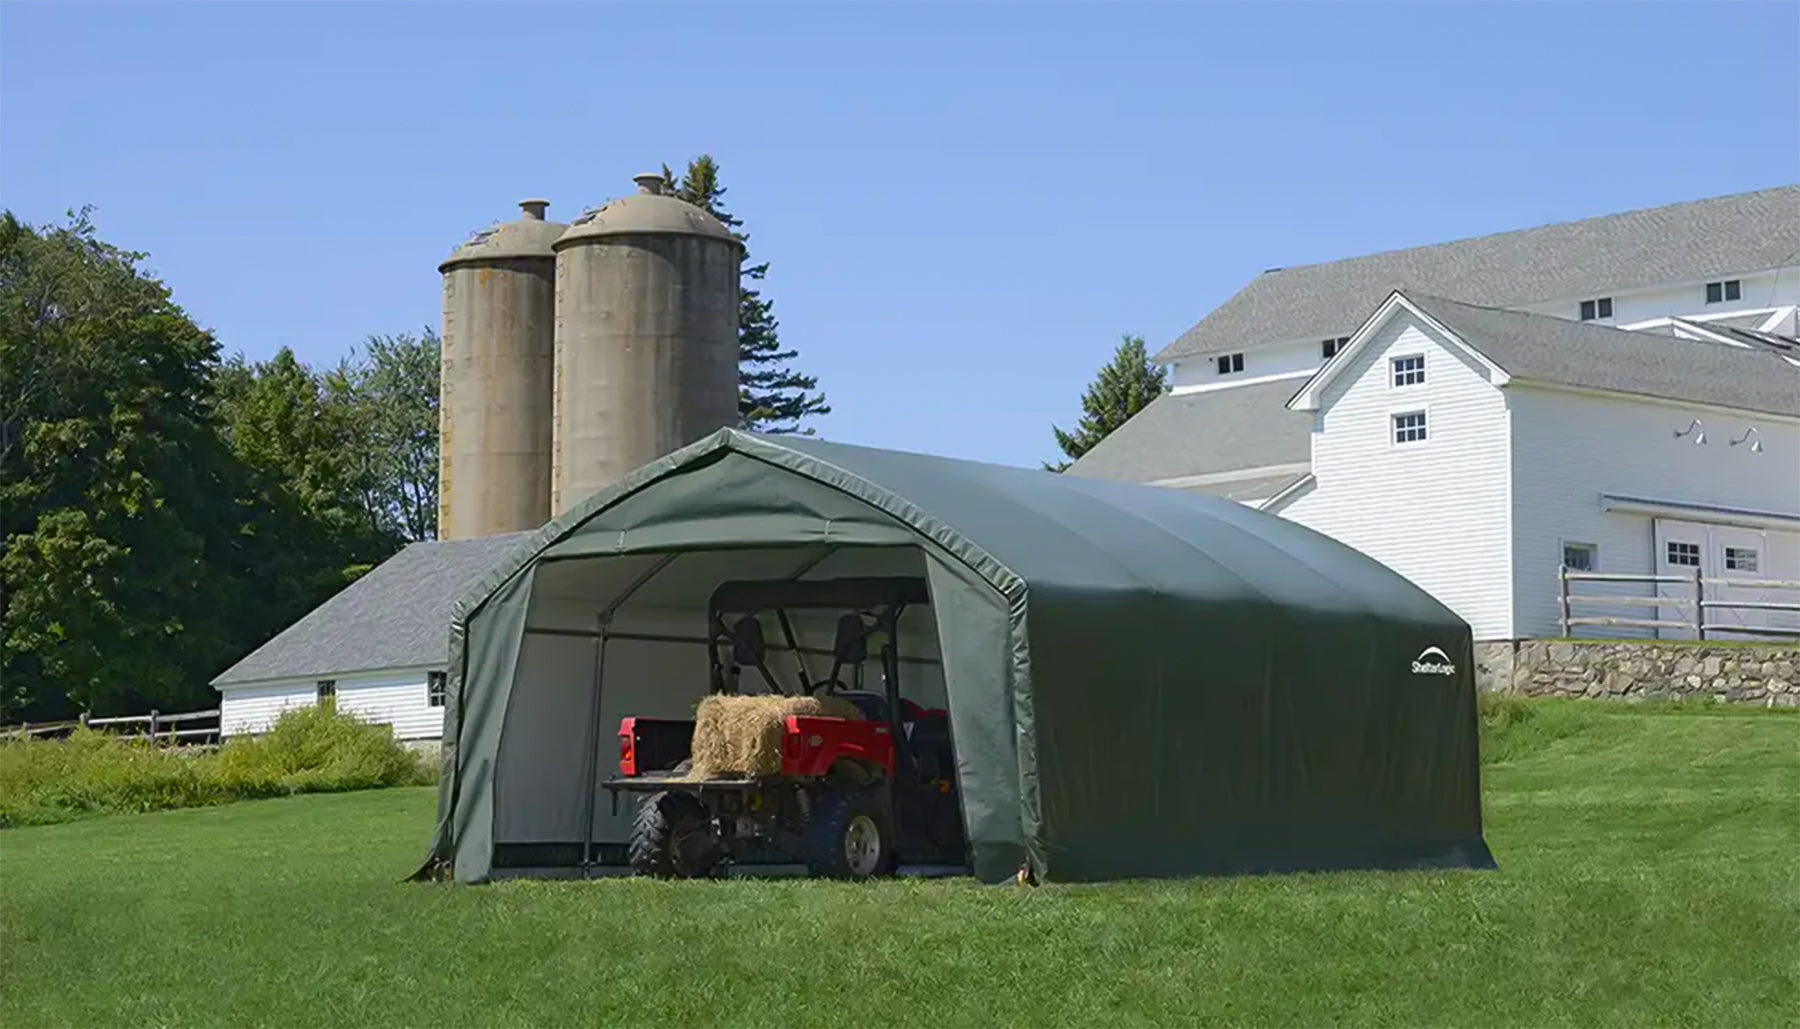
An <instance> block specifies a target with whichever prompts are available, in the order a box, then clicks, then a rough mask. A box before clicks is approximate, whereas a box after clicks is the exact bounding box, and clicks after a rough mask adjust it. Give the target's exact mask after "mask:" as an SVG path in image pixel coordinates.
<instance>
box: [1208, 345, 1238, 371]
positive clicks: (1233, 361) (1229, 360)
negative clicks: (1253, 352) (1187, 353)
mask: <svg viewBox="0 0 1800 1029" xmlns="http://www.w3.org/2000/svg"><path fill="white" fill-rule="evenodd" d="M1221 364H1223V365H1224V366H1225V367H1224V368H1220V367H1219V366H1220V365H1221ZM1243 371H1244V352H1243V351H1241V350H1240V351H1238V352H1237V353H1235V354H1220V355H1219V356H1218V359H1217V360H1215V361H1213V372H1214V373H1215V374H1217V375H1240V374H1242V373H1243Z"/></svg>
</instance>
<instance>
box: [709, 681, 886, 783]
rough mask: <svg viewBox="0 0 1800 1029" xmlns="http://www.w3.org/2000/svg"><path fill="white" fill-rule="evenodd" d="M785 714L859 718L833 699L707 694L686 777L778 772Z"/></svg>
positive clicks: (845, 703) (843, 702)
mask: <svg viewBox="0 0 1800 1029" xmlns="http://www.w3.org/2000/svg"><path fill="white" fill-rule="evenodd" d="M789 715H823V716H827V717H831V718H846V719H852V720H860V719H861V718H862V712H860V711H858V710H857V709H856V705H854V704H852V703H850V702H849V701H847V700H840V699H838V698H837V697H783V696H776V695H764V696H755V697H742V696H740V697H732V696H709V697H707V698H706V699H704V700H702V701H701V702H700V708H699V710H698V711H697V712H696V713H695V715H694V748H693V759H692V760H693V764H692V765H691V766H690V768H689V771H688V777H689V778H694V779H715V778H722V777H736V776H743V777H746V778H755V777H757V776H764V775H777V774H780V772H781V737H782V733H783V730H784V727H785V725H786V723H787V717H788V716H789Z"/></svg>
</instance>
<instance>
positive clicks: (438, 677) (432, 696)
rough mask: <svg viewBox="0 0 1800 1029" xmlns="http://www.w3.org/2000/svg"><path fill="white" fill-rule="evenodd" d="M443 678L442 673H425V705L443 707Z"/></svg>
mask: <svg viewBox="0 0 1800 1029" xmlns="http://www.w3.org/2000/svg"><path fill="white" fill-rule="evenodd" d="M444 684H445V677H444V673H443V672H426V673H425V703H426V704H427V705H429V706H431V707H443V706H444V688H445V685H444Z"/></svg>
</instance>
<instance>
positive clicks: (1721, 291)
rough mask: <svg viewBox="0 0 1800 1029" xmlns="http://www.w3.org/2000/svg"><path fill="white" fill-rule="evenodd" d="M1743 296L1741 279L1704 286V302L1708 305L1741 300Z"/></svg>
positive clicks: (1710, 283)
mask: <svg viewBox="0 0 1800 1029" xmlns="http://www.w3.org/2000/svg"><path fill="white" fill-rule="evenodd" d="M1743 296H1744V281H1743V280H1742V279H1726V280H1725V281H1724V282H1709V283H1707V284H1706V302H1707V303H1709V304H1719V303H1724V302H1725V301H1727V300H1741V299H1743Z"/></svg>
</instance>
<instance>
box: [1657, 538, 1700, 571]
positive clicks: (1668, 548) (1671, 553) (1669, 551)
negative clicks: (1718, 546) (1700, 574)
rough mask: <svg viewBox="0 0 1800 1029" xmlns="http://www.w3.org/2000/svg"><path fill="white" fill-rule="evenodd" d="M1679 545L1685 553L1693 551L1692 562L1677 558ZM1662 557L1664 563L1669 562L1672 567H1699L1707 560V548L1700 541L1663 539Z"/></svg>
mask: <svg viewBox="0 0 1800 1029" xmlns="http://www.w3.org/2000/svg"><path fill="white" fill-rule="evenodd" d="M1677 547H1680V548H1681V549H1682V551H1683V553H1686V552H1688V551H1692V552H1693V555H1694V560H1693V563H1692V564H1689V563H1688V562H1686V561H1677V560H1675V548H1677ZM1662 557H1663V563H1664V564H1667V565H1668V566H1669V567H1670V568H1699V567H1701V566H1702V562H1704V561H1705V560H1706V548H1705V547H1704V546H1702V545H1700V544H1698V543H1693V542H1690V541H1688V540H1673V539H1671V540H1663V553H1662Z"/></svg>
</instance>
